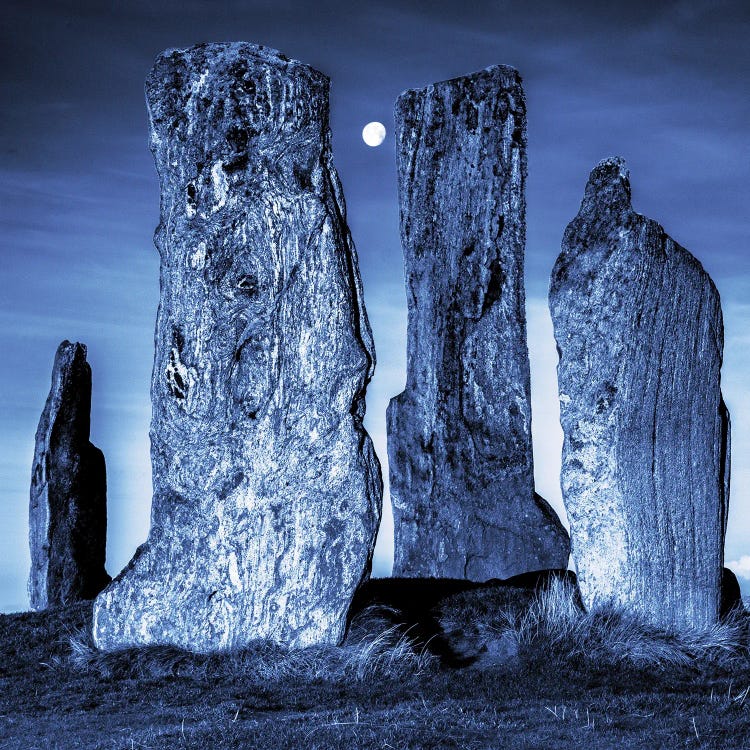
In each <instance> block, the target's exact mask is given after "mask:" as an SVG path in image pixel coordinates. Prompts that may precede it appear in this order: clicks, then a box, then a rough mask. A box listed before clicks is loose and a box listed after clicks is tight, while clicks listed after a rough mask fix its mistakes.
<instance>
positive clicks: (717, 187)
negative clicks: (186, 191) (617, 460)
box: [0, 0, 750, 612]
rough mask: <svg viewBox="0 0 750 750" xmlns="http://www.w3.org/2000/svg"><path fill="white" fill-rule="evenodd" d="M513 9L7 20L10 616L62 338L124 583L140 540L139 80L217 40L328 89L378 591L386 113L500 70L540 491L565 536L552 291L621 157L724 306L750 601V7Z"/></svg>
mask: <svg viewBox="0 0 750 750" xmlns="http://www.w3.org/2000/svg"><path fill="white" fill-rule="evenodd" d="M500 5H501V4H498V3H489V2H486V3H479V4H478V5H477V6H476V9H475V10H472V11H467V10H466V9H465V8H458V9H456V8H455V7H454V5H453V4H451V3H449V2H447V1H446V2H437V3H433V4H430V5H426V4H423V3H421V2H413V3H407V4H404V3H397V2H383V3H378V4H370V5H369V6H368V7H366V8H357V9H351V10H349V11H348V13H347V15H346V17H345V18H342V17H341V16H342V14H343V13H344V11H343V10H341V9H340V8H339V7H338V4H336V3H326V2H324V3H322V4H318V5H317V6H316V9H311V8H308V7H307V6H306V5H305V4H304V3H299V2H276V3H270V2H256V3H253V4H252V7H246V5H245V4H243V3H239V2H236V3H229V4H228V5H227V6H225V8H224V11H223V13H221V14H220V13H219V12H213V11H212V6H211V4H209V3H201V2H192V3H190V4H187V5H184V4H181V3H177V2H175V1H174V0H170V2H165V3H161V4H160V5H159V8H156V7H155V6H154V5H153V4H148V3H145V2H135V3H131V4H129V5H128V7H127V8H125V9H122V8H118V7H117V6H115V5H114V4H112V6H111V7H108V8H107V7H103V4H101V3H93V2H92V3H83V4H82V3H73V2H62V3H53V2H49V3H48V2H34V3H31V4H24V3H21V2H16V1H14V2H10V3H9V4H7V5H6V7H5V8H4V9H3V10H2V11H0V16H2V17H3V19H4V23H3V24H1V25H0V26H1V27H2V28H1V29H0V39H2V41H3V53H2V54H3V56H4V63H5V64H4V65H3V71H2V74H0V86H1V87H2V93H3V100H4V101H5V102H6V103H7V105H6V110H7V112H6V117H5V118H4V120H3V122H1V123H0V132H1V133H2V143H3V146H2V153H3V160H2V167H1V169H0V198H1V199H0V206H1V208H0V224H1V225H2V228H3V230H4V231H3V246H2V254H3V260H4V261H5V264H4V265H5V272H4V273H3V275H2V296H0V316H2V321H3V323H4V325H3V326H2V328H1V329H0V346H1V347H2V351H3V352H4V355H5V356H4V363H3V366H2V368H0V388H1V389H2V398H3V409H2V414H3V416H2V420H3V426H2V432H1V433H0V434H2V441H3V443H2V447H3V451H2V459H1V462H2V463H1V468H0V477H2V480H3V482H2V490H1V492H2V499H0V545H1V546H2V548H3V549H4V550H5V553H4V555H3V558H4V564H3V566H2V567H0V612H6V611H15V610H16V609H19V608H22V609H28V599H27V596H26V579H27V576H28V570H29V552H28V502H29V482H30V476H31V463H32V456H33V450H34V434H35V431H36V427H37V424H38V421H39V417H40V415H41V412H42V409H43V407H44V402H45V399H46V397H47V394H48V392H49V382H50V375H51V368H52V361H53V357H54V353H55V350H56V348H57V346H58V344H59V343H60V341H62V340H63V339H68V340H70V341H81V342H82V343H84V344H86V345H87V348H88V360H89V363H90V365H91V369H92V381H93V389H92V428H91V441H92V442H93V443H94V444H95V445H96V446H97V447H99V448H100V449H102V451H103V452H104V455H105V459H106V461H107V482H108V516H109V520H108V542H107V570H108V572H109V573H110V574H111V575H112V576H115V575H116V574H117V573H118V572H119V571H120V569H121V568H122V567H123V566H124V565H125V564H126V563H127V562H128V561H129V560H130V558H131V556H132V554H133V553H134V552H135V549H136V547H137V546H138V545H139V544H141V543H142V542H143V541H145V539H146V536H147V533H148V527H149V512H150V507H151V479H150V472H151V464H150V458H149V440H148V428H149V422H150V408H151V407H150V404H151V402H150V380H151V365H152V360H153V334H154V324H155V317H156V306H157V303H158V278H159V276H158V269H159V259H158V253H157V251H156V249H155V248H154V246H153V242H152V235H153V232H154V229H155V228H156V225H157V223H158V215H159V187H158V180H157V176H156V171H155V169H154V166H153V160H152V157H151V154H150V153H149V151H148V145H147V138H148V122H147V116H146V108H145V103H144V99H143V82H144V79H145V77H146V74H147V73H148V70H149V69H150V67H151V65H152V62H153V59H154V58H155V57H156V55H157V54H159V53H160V52H161V51H162V50H163V49H166V48H170V47H187V46H191V45H192V44H195V43H199V42H201V41H204V40H205V38H206V37H210V38H212V40H213V41H227V40H235V39H239V38H243V39H244V40H246V41H250V42H253V43H257V44H264V45H267V46H269V47H273V48H275V49H278V50H280V51H281V52H283V53H284V54H286V55H288V56H289V57H292V58H295V59H297V60H301V61H302V62H305V63H307V64H310V65H312V66H313V67H315V68H317V69H319V70H321V71H322V72H323V73H325V74H326V75H328V76H329V77H330V79H331V130H332V140H333V159H334V164H335V165H336V168H337V170H338V172H339V175H340V177H341V181H342V183H343V188H344V196H345V198H346V203H347V209H348V223H349V226H350V228H351V232H352V236H353V239H354V243H355V246H356V248H357V252H358V255H359V261H360V270H361V273H362V277H363V283H364V298H365V306H366V309H367V312H368V316H369V318H370V322H371V325H372V328H373V334H374V337H375V349H376V355H377V359H378V364H377V366H376V370H375V377H374V379H373V381H372V383H371V384H370V387H369V388H368V392H367V417H366V420H365V425H366V427H367V429H368V431H369V432H370V435H371V437H372V438H373V442H374V444H375V448H376V451H377V453H378V457H379V458H380V461H381V465H382V467H383V479H384V483H385V494H384V503H383V505H384V508H383V524H382V526H381V533H380V535H379V539H378V545H377V548H376V558H375V560H374V565H373V575H387V574H388V573H389V572H390V564H391V561H392V519H391V517H390V508H389V499H388V476H387V473H388V471H387V455H386V450H385V407H386V405H387V403H388V400H389V399H390V398H391V397H393V396H395V395H397V394H398V393H399V392H400V391H401V390H402V389H403V386H404V379H405V372H406V366H405V363H406V299H405V287H404V281H403V256H402V250H401V244H400V239H399V225H398V201H397V196H396V187H397V185H396V163H395V154H394V140H393V131H394V128H393V114H392V113H393V105H394V103H395V100H396V97H397V96H398V95H399V94H400V93H401V92H402V91H403V90H405V89H409V88H419V87H422V86H426V85H428V84H430V83H434V82H437V81H440V80H446V79H449V78H453V77H456V76H461V75H466V74H469V73H471V72H474V71H476V70H480V69H482V68H485V67H487V66H490V65H494V64H498V63H502V64H509V65H512V66H513V67H515V68H517V69H518V70H519V71H520V73H521V76H522V78H523V79H524V88H525V92H526V98H527V108H528V114H527V121H528V140H529V145H528V150H527V155H528V164H529V176H528V180H527V185H526V202H527V212H526V225H527V241H526V274H525V282H526V283H525V287H526V313H527V327H528V347H529V354H530V361H531V387H532V433H533V443H534V460H535V480H536V488H537V491H538V492H539V493H540V494H541V495H542V496H543V497H545V499H547V500H548V501H549V502H550V503H551V504H552V505H553V507H554V508H555V510H556V511H557V512H558V514H559V515H560V517H561V520H562V521H563V523H565V525H566V526H567V519H566V517H565V512H564V506H563V505H562V500H561V493H560V486H559V470H560V448H561V444H562V431H561V428H560V424H559V409H558V402H557V381H556V363H557V354H556V349H555V342H554V339H553V337H552V326H551V321H550V318H549V312H548V308H547V299H546V294H547V284H548V280H549V274H550V271H551V269H552V265H553V263H554V260H555V258H556V257H557V254H558V253H559V250H560V241H561V239H562V234H563V231H564V229H565V226H566V225H567V224H568V222H569V221H571V220H572V219H573V217H574V216H575V215H576V213H577V211H578V207H579V205H580V201H581V199H582V197H583V189H584V186H585V184H586V181H587V179H588V175H589V172H590V171H591V169H593V168H594V166H595V165H596V164H597V163H598V162H599V161H600V160H602V159H604V158H607V157H610V156H615V155H619V156H623V157H624V158H625V159H626V162H627V164H628V167H629V169H630V176H631V184H632V191H633V206H634V209H635V210H636V211H637V212H639V213H641V214H643V215H645V216H648V217H649V218H652V219H654V220H656V221H658V222H659V224H661V225H662V226H663V227H664V229H665V231H666V232H667V233H668V234H669V235H670V236H671V237H673V238H674V239H675V241H676V242H679V244H681V245H682V246H684V247H685V248H687V249H688V250H689V251H690V252H691V253H692V254H693V255H694V256H695V257H696V258H697V259H698V260H699V261H700V262H701V264H702V265H703V267H704V268H705V269H706V270H707V272H708V273H709V274H710V275H711V277H712V278H713V280H714V282H715V284H716V286H717V288H718V289H719V291H720V293H721V296H722V306H723V310H724V323H725V348H724V368H723V370H722V389H723V392H724V398H725V401H726V402H727V405H728V407H729V410H730V413H731V416H732V445H733V451H732V454H733V455H732V458H733V461H732V466H733V468H732V490H731V493H730V500H729V526H728V530H727V539H726V552H725V559H726V562H725V564H726V565H728V567H732V568H733V570H734V572H735V573H736V574H737V576H738V579H739V580H740V584H741V586H742V588H743V593H744V594H745V595H747V594H748V593H750V534H748V529H750V400H749V399H748V398H747V396H748V393H749V392H750V354H748V352H747V344H748V342H750V334H748V333H747V321H748V314H749V313H750V301H748V300H749V299H750V256H749V255H748V252H747V243H748V224H747V218H746V217H747V206H748V205H750V179H748V178H749V177H750V174H749V172H750V160H749V159H748V158H747V157H748V155H750V133H748V131H747V122H748V120H750V100H748V97H747V96H746V80H747V76H748V73H750V49H748V46H747V44H746V42H745V39H746V38H747V35H748V32H750V9H748V8H747V7H745V5H744V4H743V3H741V2H726V3H720V4H719V8H718V10H717V5H716V4H715V3H710V2H670V3H666V4H664V6H660V7H659V8H656V7H655V4H653V3H651V4H647V3H632V4H629V5H628V7H627V8H602V7H599V6H598V5H597V4H595V3H578V4H577V5H576V7H575V8H570V7H567V8H564V9H560V8H559V7H556V6H555V4H554V3H538V4H536V5H535V6H534V10H535V11H536V13H535V12H534V11H532V10H531V7H532V6H530V5H529V4H528V3H505V4H502V5H503V6H504V7H503V8H501V7H500ZM32 6H33V11H32V10H31V9H30V8H31V7H32ZM405 6H408V7H405ZM537 14H538V17H537ZM196 29H197V30H198V31H197V32H196ZM613 29H616V32H617V36H616V38H613V36H612V34H613ZM50 50H54V51H55V52H56V54H53V55H50V54H49V51H50ZM371 121H379V122H381V123H383V124H384V125H385V128H386V137H385V140H384V142H383V143H382V145H380V146H378V147H376V148H370V147H368V146H367V145H365V144H364V143H363V141H362V137H361V132H362V128H363V126H364V125H365V124H367V123H369V122H371ZM733 562H734V563H735V565H734V566H732V563H733ZM20 605H22V606H20Z"/></svg>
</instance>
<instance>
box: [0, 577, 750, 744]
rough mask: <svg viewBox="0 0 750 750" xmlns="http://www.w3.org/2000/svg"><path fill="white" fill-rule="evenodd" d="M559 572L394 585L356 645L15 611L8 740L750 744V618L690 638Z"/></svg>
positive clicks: (3, 740)
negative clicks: (517, 582) (426, 591)
mask: <svg viewBox="0 0 750 750" xmlns="http://www.w3.org/2000/svg"><path fill="white" fill-rule="evenodd" d="M543 583H544V585H543V586H542V588H540V589H539V590H537V591H536V592H535V591H534V590H533V589H524V588H523V587H520V586H508V585H503V584H500V583H494V584H488V585H483V586H456V585H445V586H441V585H437V584H434V582H433V584H430V585H432V586H433V589H432V593H431V594H430V596H429V597H427V599H424V600H422V601H421V602H419V605H418V606H417V605H416V604H414V603H413V598H412V597H409V596H408V595H404V594H403V591H404V590H401V589H398V584H388V586H390V587H391V589H392V590H391V591H390V593H388V596H386V595H384V593H383V591H380V593H379V595H378V596H377V597H370V598H369V600H368V599H367V598H365V599H364V600H363V601H362V602H361V604H362V608H361V610H360V612H359V614H358V615H357V616H356V617H355V618H354V619H353V622H352V627H351V630H350V633H349V636H348V638H347V641H346V643H345V644H344V645H343V646H342V647H340V648H323V647H317V648H308V649H301V650H289V649H284V648H281V647H279V646H274V645H271V644H268V643H256V644H253V645H252V646H251V647H250V648H248V649H245V650H243V651H237V652H228V653H223V654H213V655H196V654H190V653H187V652H184V651H180V650H178V649H172V648H164V647H159V648H148V649H131V650H127V651H122V652H119V653H114V654H102V653H99V652H98V651H96V649H94V648H93V646H92V644H91V641H90V637H89V635H88V633H89V631H90V625H91V605H90V604H88V605H87V604H81V605H76V606H74V607H69V608H65V609H60V610H53V611H48V612H44V613H22V614H17V615H5V616H0V748H3V749H5V748H8V750H10V749H12V748H23V749H24V750H29V749H34V748H45V750H46V749H47V748H49V749H50V750H52V749H54V748H60V749H63V748H64V749H66V750H67V748H102V749H104V748H112V749H119V748H123V749H124V748H131V750H134V749H135V748H200V750H205V749H206V748H242V749H243V750H245V749H246V748H264V749H266V748H295V750H296V749H298V748H339V747H346V748H347V750H349V749H352V750H354V749H356V748H388V747H392V748H462V749H463V748H469V749H471V748H477V749H479V748H505V747H507V748H541V747H545V748H546V747H555V748H580V747H595V748H623V747H627V748H649V750H650V749H652V748H676V747H689V748H690V747H692V748H717V749H718V748H730V749H732V748H737V749H739V748H749V747H750V651H749V648H748V647H749V646H750V637H749V635H748V619H747V617H745V616H743V615H739V614H737V615H735V616H733V617H731V618H729V619H728V620H727V621H725V622H724V623H722V624H721V625H718V626H716V627H715V628H712V629H710V630H708V631H704V632H702V633H688V634H682V635H681V636H677V635H674V634H667V633H663V632H659V631H656V630H654V629H652V628H649V627H647V626H645V625H643V623H640V622H639V621H638V620H637V619H635V618H631V617H628V616H626V615H625V614H623V613H621V612H620V613H618V612H616V611H611V610H601V611H598V612H592V613H585V612H584V611H583V610H582V609H581V607H580V605H579V603H578V600H577V596H576V590H575V588H574V587H573V586H572V585H571V583H570V581H569V580H568V579H566V578H560V577H559V576H553V577H550V578H548V579H547V580H546V581H544V582H543ZM409 585H411V586H414V585H415V584H413V583H411V584H409ZM386 588H387V586H386ZM428 588H429V586H428ZM399 592H400V593H399ZM386 593H387V592H386ZM407 593H408V592H407ZM399 596H402V599H403V601H402V602H401V603H402V604H403V605H404V606H403V608H398V607H395V606H392V605H393V603H394V600H397V599H398V597H399ZM373 599H375V600H373ZM388 601H390V602H391V603H390V605H389V604H388ZM396 603H398V602H396ZM457 655H459V656H461V659H458V658H457ZM459 662H460V663H461V666H458V663H459Z"/></svg>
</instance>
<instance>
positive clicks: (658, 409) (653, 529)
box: [550, 158, 730, 630]
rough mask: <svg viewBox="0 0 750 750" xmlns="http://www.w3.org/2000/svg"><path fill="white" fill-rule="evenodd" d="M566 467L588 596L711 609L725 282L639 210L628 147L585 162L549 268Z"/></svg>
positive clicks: (722, 487) (708, 620) (659, 609)
mask: <svg viewBox="0 0 750 750" xmlns="http://www.w3.org/2000/svg"><path fill="white" fill-rule="evenodd" d="M550 308H551V312H552V320H553V323H554V327H555V338H556V339H557V345H558V349H559V352H560V362H559V365H558V379H559V387H560V410H561V417H562V425H563V430H564V433H565V442H564V447H563V464H562V476H561V483H562V489H563V499H564V501H565V505H566V508H567V511H568V517H569V518H570V524H571V536H572V542H573V557H574V559H575V562H576V567H577V570H578V581H579V584H580V587H581V594H582V597H583V600H584V603H585V604H586V606H587V607H594V606H596V605H599V604H612V603H613V604H616V605H620V606H623V607H625V608H627V609H629V610H630V611H633V612H636V613H639V614H641V615H643V616H644V617H646V618H647V619H648V620H650V621H651V622H652V623H653V624H655V625H657V626H660V627H664V628H667V629H677V630H680V629H685V628H693V627H705V626H709V625H711V624H713V623H714V622H716V620H717V617H718V614H719V595H720V583H721V574H722V561H723V550H724V532H725V529H726V520H727V503H728V496H729V453H730V451H729V413H728V412H727V409H726V407H725V406H724V402H723V400H722V397H721V391H720V370H721V361H722V349H723V327H722V315H721V305H720V301H719V293H718V292H717V290H716V287H715V286H714V284H713V282H712V281H711V278H710V277H709V275H708V274H707V273H706V272H705V271H704V270H703V267H702V266H701V264H700V263H699V262H698V261H697V260H696V259H695V258H694V257H693V256H692V255H691V254H690V253H689V252H688V251H687V250H685V249H684V248H683V247H680V246H679V245H678V244H677V243H676V242H674V241H673V240H672V239H671V238H670V237H668V236H667V234H666V233H665V232H664V230H663V229H662V227H661V226H659V224H657V223H656V222H655V221H652V220H651V219H647V218H645V217H643V216H641V215H640V214H637V213H635V212H634V211H633V209H632V206H631V201H630V182H629V176H628V172H627V170H626V168H625V162H624V161H623V160H622V159H617V158H614V159H608V160H606V161H603V162H601V163H600V164H599V165H598V166H597V167H596V168H595V169H594V170H593V172H592V173H591V176H590V178H589V182H588V185H587V186H586V193H585V195H584V198H583V202H582V203H581V209H580V211H579V212H578V216H576V218H575V219H573V221H572V222H571V223H570V224H569V225H568V228H567V229H566V231H565V236H564V238H563V243H562V253H561V254H560V257H559V258H558V259H557V263H556V264H555V267H554V270H553V272H552V281H551V285H550Z"/></svg>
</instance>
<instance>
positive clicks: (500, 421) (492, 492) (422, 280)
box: [388, 66, 569, 580]
mask: <svg viewBox="0 0 750 750" xmlns="http://www.w3.org/2000/svg"><path fill="white" fill-rule="evenodd" d="M395 115H396V130H397V133H396V137H397V162H398V180H399V201H400V209H401V241H402V245H403V250H404V260H405V268H406V284H407V302H408V309H409V323H408V343H407V346H408V352H407V355H408V356H407V383H406V389H405V390H404V392H403V393H401V394H400V395H398V396H397V397H395V398H394V399H392V400H391V403H390V405H389V408H388V456H389V461H390V478H391V498H392V502H393V512H394V527H395V565H394V575H399V576H416V577H419V576H437V577H451V578H468V579H472V580H484V579H488V578H493V577H508V576H512V575H515V574H519V573H523V572H527V571H530V570H537V569H543V568H564V567H566V566H567V560H568V551H569V541H568V538H567V534H566V532H565V530H564V528H563V527H562V526H561V524H560V522H559V520H558V518H557V516H556V515H555V513H554V511H553V510H552V509H551V508H550V507H549V505H547V503H546V502H545V501H544V500H542V498H540V497H539V496H538V495H536V494H535V493H534V479H533V458H532V447H531V406H530V386H529V360H528V352H527V349H526V320H525V310H524V287H523V254H524V245H525V229H526V227H525V193H524V183H525V178H526V108H525V99H524V93H523V89H522V86H521V80H520V76H519V75H518V73H517V72H516V71H515V70H514V69H513V68H509V67H505V66H495V67H492V68H488V69H486V70H483V71H480V72H478V73H474V74H472V75H469V76H466V77H463V78H457V79H454V80H451V81H444V82H442V83H437V84H433V85H431V86H428V87H427V88H425V89H420V90H411V91H407V92H405V93H404V94H402V95H401V97H399V99H398V101H397V103H396V110H395Z"/></svg>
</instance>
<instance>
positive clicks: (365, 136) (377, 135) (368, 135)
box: [362, 122, 385, 148]
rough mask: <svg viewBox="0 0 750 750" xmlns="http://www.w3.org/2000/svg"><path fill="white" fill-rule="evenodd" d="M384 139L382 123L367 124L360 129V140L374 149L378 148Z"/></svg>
mask: <svg viewBox="0 0 750 750" xmlns="http://www.w3.org/2000/svg"><path fill="white" fill-rule="evenodd" d="M384 138H385V126H384V125H383V123H382V122H368V123H367V125H365V126H364V128H362V140H363V141H364V142H365V143H366V144H367V145H368V146H372V147H373V148H375V146H379V145H380V144H381V143H382V142H383V139H384Z"/></svg>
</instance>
